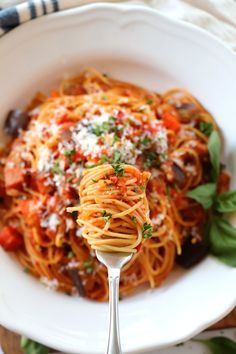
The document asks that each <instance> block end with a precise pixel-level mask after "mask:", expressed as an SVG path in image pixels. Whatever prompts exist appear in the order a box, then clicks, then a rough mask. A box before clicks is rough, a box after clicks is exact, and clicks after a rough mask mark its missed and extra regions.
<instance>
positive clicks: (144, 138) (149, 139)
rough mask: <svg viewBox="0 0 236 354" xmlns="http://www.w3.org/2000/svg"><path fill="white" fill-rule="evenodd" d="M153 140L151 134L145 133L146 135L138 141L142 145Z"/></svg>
mask: <svg viewBox="0 0 236 354" xmlns="http://www.w3.org/2000/svg"><path fill="white" fill-rule="evenodd" d="M151 141H152V139H151V138H149V136H147V135H145V136H144V137H141V138H140V139H139V140H138V143H139V144H141V145H147V144H149V143H150V142H151Z"/></svg>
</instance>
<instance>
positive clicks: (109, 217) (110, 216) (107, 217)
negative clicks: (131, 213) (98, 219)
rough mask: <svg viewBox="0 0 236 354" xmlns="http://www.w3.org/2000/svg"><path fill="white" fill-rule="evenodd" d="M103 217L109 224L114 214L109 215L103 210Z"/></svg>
mask: <svg viewBox="0 0 236 354" xmlns="http://www.w3.org/2000/svg"><path fill="white" fill-rule="evenodd" d="M102 217H103V219H104V220H105V221H106V222H107V221H108V220H110V219H111V218H112V214H111V213H108V212H107V211H106V210H103V211H102Z"/></svg>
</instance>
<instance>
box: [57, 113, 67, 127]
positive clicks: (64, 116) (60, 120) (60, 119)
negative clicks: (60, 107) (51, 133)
mask: <svg viewBox="0 0 236 354" xmlns="http://www.w3.org/2000/svg"><path fill="white" fill-rule="evenodd" d="M67 121H68V114H67V113H64V114H62V115H61V116H60V117H58V118H57V123H58V124H62V123H67ZM66 128H68V126H66Z"/></svg>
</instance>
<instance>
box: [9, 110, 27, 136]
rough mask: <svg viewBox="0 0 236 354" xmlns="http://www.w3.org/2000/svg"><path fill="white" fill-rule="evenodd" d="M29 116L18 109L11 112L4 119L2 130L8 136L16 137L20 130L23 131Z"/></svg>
mask: <svg viewBox="0 0 236 354" xmlns="http://www.w3.org/2000/svg"><path fill="white" fill-rule="evenodd" d="M29 118H30V117H29V115H28V113H27V112H23V111H21V110H19V109H16V110H11V111H10V112H9V113H8V115H7V118H6V121H5V125H4V130H5V132H6V133H7V134H8V135H11V136H13V137H17V136H18V135H19V131H20V130H21V129H25V128H26V127H27V125H28V123H29Z"/></svg>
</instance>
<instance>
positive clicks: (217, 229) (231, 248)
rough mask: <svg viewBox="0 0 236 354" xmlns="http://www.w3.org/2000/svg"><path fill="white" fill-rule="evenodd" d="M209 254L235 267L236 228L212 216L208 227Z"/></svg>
mask: <svg viewBox="0 0 236 354" xmlns="http://www.w3.org/2000/svg"><path fill="white" fill-rule="evenodd" d="M209 236H210V252H211V253H212V254H213V255H214V256H216V257H217V258H218V259H220V260H221V261H222V262H224V263H226V264H228V265H230V266H233V267H236V228H234V227H233V226H232V225H231V224H230V223H229V222H228V221H227V220H225V219H223V218H221V217H216V216H214V217H213V218H212V221H211V226H210V235H209Z"/></svg>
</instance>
